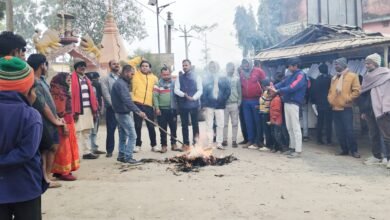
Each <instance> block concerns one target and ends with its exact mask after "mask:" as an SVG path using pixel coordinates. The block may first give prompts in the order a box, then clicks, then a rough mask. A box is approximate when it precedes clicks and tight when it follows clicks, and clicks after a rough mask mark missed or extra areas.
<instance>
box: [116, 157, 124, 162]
mask: <svg viewBox="0 0 390 220" xmlns="http://www.w3.org/2000/svg"><path fill="white" fill-rule="evenodd" d="M116 161H118V162H122V163H124V162H125V158H124V157H118V158H116Z"/></svg>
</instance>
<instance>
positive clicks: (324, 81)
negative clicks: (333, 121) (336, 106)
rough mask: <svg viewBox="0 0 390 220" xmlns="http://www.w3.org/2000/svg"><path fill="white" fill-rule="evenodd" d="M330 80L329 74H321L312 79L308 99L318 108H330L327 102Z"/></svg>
mask: <svg viewBox="0 0 390 220" xmlns="http://www.w3.org/2000/svg"><path fill="white" fill-rule="evenodd" d="M331 81H332V77H331V76H330V75H329V74H321V75H320V76H318V77H317V79H315V80H314V81H313V84H312V89H311V96H310V99H311V102H312V103H313V104H315V105H316V106H317V109H318V110H328V109H330V108H331V106H330V104H329V102H328V92H329V88H330V83H331Z"/></svg>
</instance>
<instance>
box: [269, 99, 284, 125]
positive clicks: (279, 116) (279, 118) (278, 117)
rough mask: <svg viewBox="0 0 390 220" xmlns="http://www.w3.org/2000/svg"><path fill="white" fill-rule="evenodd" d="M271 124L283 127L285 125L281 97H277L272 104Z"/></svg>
mask: <svg viewBox="0 0 390 220" xmlns="http://www.w3.org/2000/svg"><path fill="white" fill-rule="evenodd" d="M269 116H270V122H271V124H273V125H282V123H283V105H282V100H281V98H280V96H279V95H277V96H275V97H274V98H273V99H272V100H271V103H270V113H269Z"/></svg>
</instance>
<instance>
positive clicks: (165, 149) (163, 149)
mask: <svg viewBox="0 0 390 220" xmlns="http://www.w3.org/2000/svg"><path fill="white" fill-rule="evenodd" d="M167 151H168V147H167V146H162V148H161V151H160V152H161V153H162V154H163V153H166V152H167Z"/></svg>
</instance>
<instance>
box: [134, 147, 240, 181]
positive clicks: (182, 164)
mask: <svg viewBox="0 0 390 220" xmlns="http://www.w3.org/2000/svg"><path fill="white" fill-rule="evenodd" d="M235 160H238V159H237V158H236V157H234V156H233V155H232V154H231V155H229V156H226V157H215V156H213V155H212V148H206V149H203V148H202V147H200V146H196V147H191V149H190V150H189V151H187V152H185V153H183V154H181V155H177V156H174V157H172V158H166V159H165V160H156V159H142V160H141V162H143V163H152V162H157V163H164V164H175V168H174V169H170V168H168V169H170V170H172V171H173V173H174V174H176V172H199V168H201V167H204V166H222V165H225V164H229V163H231V162H233V161H235Z"/></svg>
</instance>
